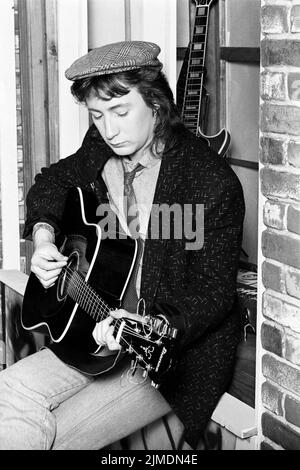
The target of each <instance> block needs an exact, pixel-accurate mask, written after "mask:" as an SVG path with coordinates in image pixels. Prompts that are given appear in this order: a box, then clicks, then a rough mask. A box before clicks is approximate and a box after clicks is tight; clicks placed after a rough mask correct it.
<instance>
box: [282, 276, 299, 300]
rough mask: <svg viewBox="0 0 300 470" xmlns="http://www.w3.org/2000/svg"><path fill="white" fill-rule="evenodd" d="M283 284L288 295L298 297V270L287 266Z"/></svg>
mask: <svg viewBox="0 0 300 470" xmlns="http://www.w3.org/2000/svg"><path fill="white" fill-rule="evenodd" d="M285 285H286V291H287V293H288V294H289V295H291V296H292V297H296V298H297V299H300V270H298V269H293V268H289V269H288V270H287V272H286V278H285Z"/></svg>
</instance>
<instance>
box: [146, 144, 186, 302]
mask: <svg viewBox="0 0 300 470" xmlns="http://www.w3.org/2000/svg"><path fill="white" fill-rule="evenodd" d="M183 161H184V158H183V152H182V151H181V150H178V151H177V152H176V153H173V152H172V153H171V152H170V153H169V154H164V155H163V157H162V162H161V167H160V172H159V176H158V179H157V185H156V189H155V194H154V199H153V205H154V206H156V207H160V206H161V205H162V204H169V205H172V204H174V202H176V198H175V197H174V193H175V191H176V189H177V186H178V180H179V175H180V174H181V166H182V164H183ZM160 232H161V231H160ZM166 241H167V240H164V239H163V238H162V233H159V237H158V239H153V237H152V236H151V226H150V221H149V225H148V233H147V238H146V241H145V250H144V257H143V269H142V279H141V297H142V298H143V299H144V300H145V302H146V309H148V308H149V306H150V305H151V304H152V302H153V299H154V298H155V294H156V291H157V287H158V282H159V279H160V272H161V268H162V264H163V262H164V256H163V255H164V250H165V244H166Z"/></svg>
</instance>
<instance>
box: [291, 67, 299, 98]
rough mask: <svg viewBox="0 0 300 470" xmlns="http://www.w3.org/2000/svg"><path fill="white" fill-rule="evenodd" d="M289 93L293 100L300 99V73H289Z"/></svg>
mask: <svg viewBox="0 0 300 470" xmlns="http://www.w3.org/2000/svg"><path fill="white" fill-rule="evenodd" d="M288 93H289V98H290V99H291V100H293V101H300V73H289V75H288Z"/></svg>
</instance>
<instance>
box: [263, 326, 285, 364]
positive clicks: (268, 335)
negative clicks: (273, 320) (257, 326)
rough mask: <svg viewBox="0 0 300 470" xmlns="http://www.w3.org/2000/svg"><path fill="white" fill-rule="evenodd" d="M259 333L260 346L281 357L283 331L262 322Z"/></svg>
mask: <svg viewBox="0 0 300 470" xmlns="http://www.w3.org/2000/svg"><path fill="white" fill-rule="evenodd" d="M260 335H261V344H262V347H263V348H264V349H266V350H267V351H270V352H272V353H274V354H276V355H277V356H280V357H282V345H283V338H282V337H283V332H282V331H281V330H280V329H279V328H277V327H276V326H273V325H269V324H268V323H263V324H262V327H261V331H260Z"/></svg>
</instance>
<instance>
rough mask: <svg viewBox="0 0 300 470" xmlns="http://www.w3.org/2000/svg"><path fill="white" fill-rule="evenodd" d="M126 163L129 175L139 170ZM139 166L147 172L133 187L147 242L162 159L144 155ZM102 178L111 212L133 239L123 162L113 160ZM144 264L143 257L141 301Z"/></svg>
mask: <svg viewBox="0 0 300 470" xmlns="http://www.w3.org/2000/svg"><path fill="white" fill-rule="evenodd" d="M123 163H124V164H125V168H126V171H131V170H133V169H134V168H135V167H136V166H137V163H133V162H131V160H130V159H129V158H127V157H123ZM138 163H140V164H141V165H143V166H144V168H143V169H142V170H141V171H138V172H137V173H136V175H135V178H134V180H133V183H132V186H133V189H134V192H135V197H136V201H137V205H138V211H139V223H140V236H141V238H142V239H143V240H145V238H146V234H147V228H148V223H149V218H150V213H151V208H152V203H153V198H154V193H155V188H156V183H157V178H158V175H159V170H160V165H161V159H160V158H158V157H154V156H152V155H149V154H146V155H143V157H142V158H141V160H140V161H139V162H138ZM101 175H102V178H103V180H104V182H105V184H106V187H107V191H108V198H109V203H110V206H111V209H112V210H113V211H114V212H115V214H116V215H117V216H118V219H119V221H120V224H121V225H122V227H123V229H124V230H125V232H126V233H127V234H128V235H129V230H128V227H127V220H126V215H125V213H124V170H123V165H122V161H121V158H119V157H112V158H110V159H109V160H108V161H107V162H106V164H105V166H104V168H103V170H102V174H101ZM142 261H143V256H141V259H140V266H139V271H138V274H137V286H136V287H137V293H138V297H139V295H140V286H141V273H142Z"/></svg>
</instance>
